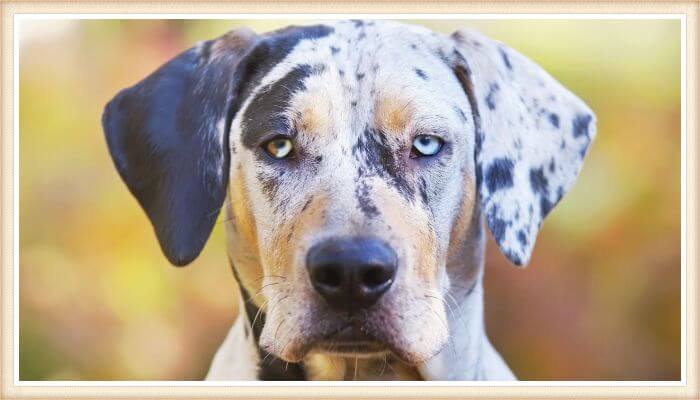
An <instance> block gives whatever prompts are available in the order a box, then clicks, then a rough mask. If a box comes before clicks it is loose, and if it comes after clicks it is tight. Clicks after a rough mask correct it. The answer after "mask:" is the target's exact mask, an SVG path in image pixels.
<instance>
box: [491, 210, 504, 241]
mask: <svg viewBox="0 0 700 400" xmlns="http://www.w3.org/2000/svg"><path fill="white" fill-rule="evenodd" d="M488 220H489V228H491V234H492V235H493V238H494V239H496V242H498V243H501V242H502V241H503V237H504V236H505V234H506V227H507V225H508V224H507V222H506V221H504V220H503V219H501V218H499V217H497V216H495V215H491V216H489V217H488Z"/></svg>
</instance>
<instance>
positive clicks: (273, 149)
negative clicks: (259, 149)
mask: <svg viewBox="0 0 700 400" xmlns="http://www.w3.org/2000/svg"><path fill="white" fill-rule="evenodd" d="M263 148H264V149H265V151H266V152H267V154H269V155H270V157H273V158H276V159H278V160H281V159H283V158H285V157H287V156H289V155H290V154H291V153H292V150H293V149H294V145H293V144H292V141H291V139H287V138H284V137H278V138H274V139H272V140H269V141H267V142H265V143H264V144H263Z"/></svg>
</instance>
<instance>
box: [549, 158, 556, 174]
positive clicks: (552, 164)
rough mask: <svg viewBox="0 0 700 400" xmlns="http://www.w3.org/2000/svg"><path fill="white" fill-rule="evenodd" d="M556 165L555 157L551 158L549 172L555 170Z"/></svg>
mask: <svg viewBox="0 0 700 400" xmlns="http://www.w3.org/2000/svg"><path fill="white" fill-rule="evenodd" d="M555 167H556V165H555V164H554V159H553V158H552V159H551V160H549V172H554V168H555Z"/></svg>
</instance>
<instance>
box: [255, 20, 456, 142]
mask: <svg viewBox="0 0 700 400" xmlns="http://www.w3.org/2000/svg"><path fill="white" fill-rule="evenodd" d="M323 27H324V28H323V29H319V28H318V26H316V27H300V28H295V29H296V30H286V31H282V32H280V34H279V35H277V36H276V35H274V34H273V35H272V36H271V37H270V38H269V39H268V42H269V43H267V44H265V45H266V46H267V48H268V53H272V54H278V57H277V59H275V60H274V65H269V66H268V68H266V69H267V71H266V74H265V75H264V76H262V77H261V79H260V80H259V82H258V83H257V87H256V88H254V89H253V90H252V91H251V96H250V97H251V99H250V101H249V103H248V109H249V110H248V114H250V113H253V112H254V113H255V114H257V116H259V115H260V113H265V112H267V113H271V114H276V113H280V111H282V110H286V111H290V110H294V111H295V112H296V113H297V114H299V115H301V116H302V117H303V119H305V120H307V121H306V122H309V121H308V120H310V123H311V124H312V125H318V124H321V125H324V123H325V124H333V123H336V122H338V121H343V120H348V121H353V122H355V123H358V122H359V123H369V122H372V121H361V119H362V118H359V119H358V118H357V116H362V115H365V116H367V117H373V118H372V119H373V121H374V122H376V123H373V125H378V124H379V123H381V124H384V125H386V126H385V127H380V128H386V129H387V130H401V129H403V128H404V126H403V125H405V124H407V123H408V122H409V121H414V122H415V121H416V120H423V121H424V122H429V123H439V122H441V121H436V118H437V119H440V117H439V116H440V115H442V118H443V119H451V118H456V119H460V118H463V117H464V115H465V113H466V111H467V110H465V107H466V106H465V104H466V97H465V95H464V93H463V91H462V90H461V87H460V86H459V84H458V82H457V80H456V78H455V76H454V74H453V73H452V71H451V68H450V67H449V65H448V62H447V60H446V57H445V54H447V53H448V52H449V51H450V49H449V41H448V40H447V39H446V38H445V37H443V36H440V35H438V34H435V33H433V32H431V31H429V30H427V29H424V28H421V27H416V26H411V25H403V24H398V23H393V22H362V21H347V22H336V23H331V24H324V25H323ZM280 38H282V39H280ZM284 46H286V47H287V48H284ZM275 47H282V48H279V49H275ZM279 53H286V54H283V55H282V56H280V54H279ZM334 113H335V114H336V115H335V116H334V117H333V118H327V116H328V115H329V114H334ZM348 114H352V115H353V116H354V117H355V118H343V117H348ZM249 116H250V117H251V118H252V117H253V115H249ZM320 116H323V118H319V117H320ZM245 120H250V119H249V118H244V123H245ZM442 122H443V123H448V121H442ZM270 123H274V121H272V120H270V121H267V122H266V124H267V125H269V124H270ZM280 124H281V125H285V123H284V122H280ZM259 128H261V129H262V130H269V129H270V128H271V127H270V126H265V127H259ZM321 128H323V126H321ZM358 128H361V127H358Z"/></svg>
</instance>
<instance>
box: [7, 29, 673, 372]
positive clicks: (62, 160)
mask: <svg viewBox="0 0 700 400" xmlns="http://www.w3.org/2000/svg"><path fill="white" fill-rule="evenodd" d="M306 22H307V21H295V22H292V21H283V20H276V21H252V20H250V21H228V20H164V21H161V20H128V21H127V20H102V21H93V20H82V21H62V20H34V21H23V22H22V23H21V26H20V35H21V36H20V38H21V40H20V97H19V99H20V203H21V206H20V281H19V282H20V317H19V318H20V331H19V334H20V338H19V340H20V354H19V357H20V364H19V366H20V379H21V380H144V379H145V380H198V379H202V378H203V377H204V375H205V373H206V370H207V368H208V365H209V362H210V360H211V358H212V356H213V354H214V352H215V350H216V348H217V346H218V345H219V344H220V343H221V341H222V340H223V338H224V335H225V334H226V332H227V330H228V328H229V326H230V324H231V323H232V321H233V319H234V317H235V315H236V312H237V307H236V304H235V299H236V293H235V282H234V278H233V276H232V274H231V272H230V270H229V266H228V264H227V261H226V256H225V249H224V238H223V229H222V226H221V224H217V226H216V229H215V230H214V233H213V235H212V237H211V239H210V240H209V243H208V244H207V246H206V248H205V249H204V252H203V253H202V255H201V256H200V257H199V258H198V259H197V260H196V261H195V262H194V263H193V264H192V265H190V266H189V267H187V268H175V267H172V266H170V265H169V264H168V263H167V261H166V259H165V258H164V256H162V254H161V252H160V249H159V247H158V244H157V242H156V239H155V236H154V234H153V231H152V228H151V226H150V224H149V222H148V220H147V219H146V217H145V215H144V213H143V212H142V211H141V209H140V208H139V206H138V205H137V203H136V201H135V200H134V198H132V197H131V195H130V194H129V193H128V191H127V189H126V187H125V186H124V184H123V183H122V182H121V180H120V179H119V177H118V175H117V172H116V170H115V169H114V167H113V165H112V160H111V159H110V157H109V154H108V152H107V148H106V145H105V141H104V137H103V133H102V128H101V125H100V117H101V113H102V107H103V106H104V105H105V103H106V102H107V101H108V100H109V99H110V98H111V97H112V96H113V95H114V94H115V93H116V92H117V91H118V90H120V89H121V88H123V87H125V86H130V85H132V84H134V83H135V82H137V81H138V80H140V79H141V78H143V77H145V76H146V75H147V74H149V73H150V72H151V71H153V70H154V69H155V68H157V67H158V66H159V65H161V64H162V63H164V62H165V61H167V60H168V59H170V58H171V57H173V56H175V55H176V54H177V53H179V52H181V51H182V50H184V49H186V48H188V47H190V46H192V45H194V44H195V43H196V42H197V41H199V40H203V39H209V38H213V37H215V36H218V35H220V34H222V33H224V32H226V31H227V30H228V29H231V28H233V27H237V26H250V27H251V28H253V29H254V30H256V31H258V32H264V31H267V30H271V29H276V28H279V27H282V26H286V25H288V24H290V23H306ZM410 22H413V23H417V24H421V25H425V26H427V27H429V28H431V29H434V30H436V31H439V32H442V33H451V32H452V31H454V30H455V29H457V28H459V27H464V26H470V27H474V28H477V29H479V30H481V31H482V32H483V33H485V34H487V35H490V36H491V37H493V38H495V39H498V40H501V41H504V42H506V43H507V44H509V45H510V46H511V47H513V48H515V49H517V50H519V51H520V52H522V53H524V54H525V55H527V56H529V57H530V58H532V59H533V60H535V61H536V62H538V63H539V64H540V65H542V66H543V67H544V69H545V70H547V71H549V72H550V73H551V74H552V75H553V76H554V77H555V78H557V79H558V80H559V81H560V82H562V83H563V84H564V86H566V87H568V88H570V89H571V90H572V91H573V92H575V93H577V94H578V95H579V96H580V97H581V98H583V99H584V100H585V101H586V102H587V103H588V104H589V105H590V106H591V108H592V109H593V110H594V111H595V112H596V113H597V116H598V137H597V139H596V141H595V142H594V144H593V146H592V148H591V149H590V152H589V155H588V156H587V161H586V162H585V163H584V167H583V171H582V173H581V176H580V178H579V180H578V182H577V183H576V185H575V186H574V188H573V190H572V191H571V192H570V193H569V194H568V195H567V196H566V197H565V198H564V200H563V201H562V202H561V203H560V205H559V206H558V207H557V208H555V209H554V211H553V212H552V214H551V215H550V216H549V217H548V219H547V221H546V222H545V224H544V226H543V229H542V231H541V234H540V236H539V238H538V241H537V245H536V247H535V251H534V255H533V257H532V261H531V262H530V265H529V267H528V268H526V269H524V270H521V269H517V268H515V267H513V266H511V265H509V264H508V262H507V261H506V259H505V258H504V257H503V256H502V255H501V254H500V253H499V251H498V249H497V246H496V245H495V243H494V242H493V241H492V240H490V242H489V245H488V256H487V265H486V278H485V289H484V290H485V296H486V301H485V304H486V323H487V332H488V333H489V335H490V338H491V340H492V342H493V343H494V345H495V347H496V348H497V349H498V350H499V351H500V352H501V354H502V355H503V357H504V358H505V360H507V362H508V363H509V364H510V366H511V367H512V369H513V371H514V372H515V374H516V375H517V376H518V377H519V378H520V379H525V380H533V379H534V380H678V379H680V354H681V353H680V254H681V253H680V217H681V215H680V68H681V67H680V22H678V21H670V20H669V21H664V20H658V21H643V20H598V21H582V20H572V21H551V20H536V21H535V20H531V21H505V20H501V21H498V20H494V21H487V20H481V21H438V20H433V21H410Z"/></svg>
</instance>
